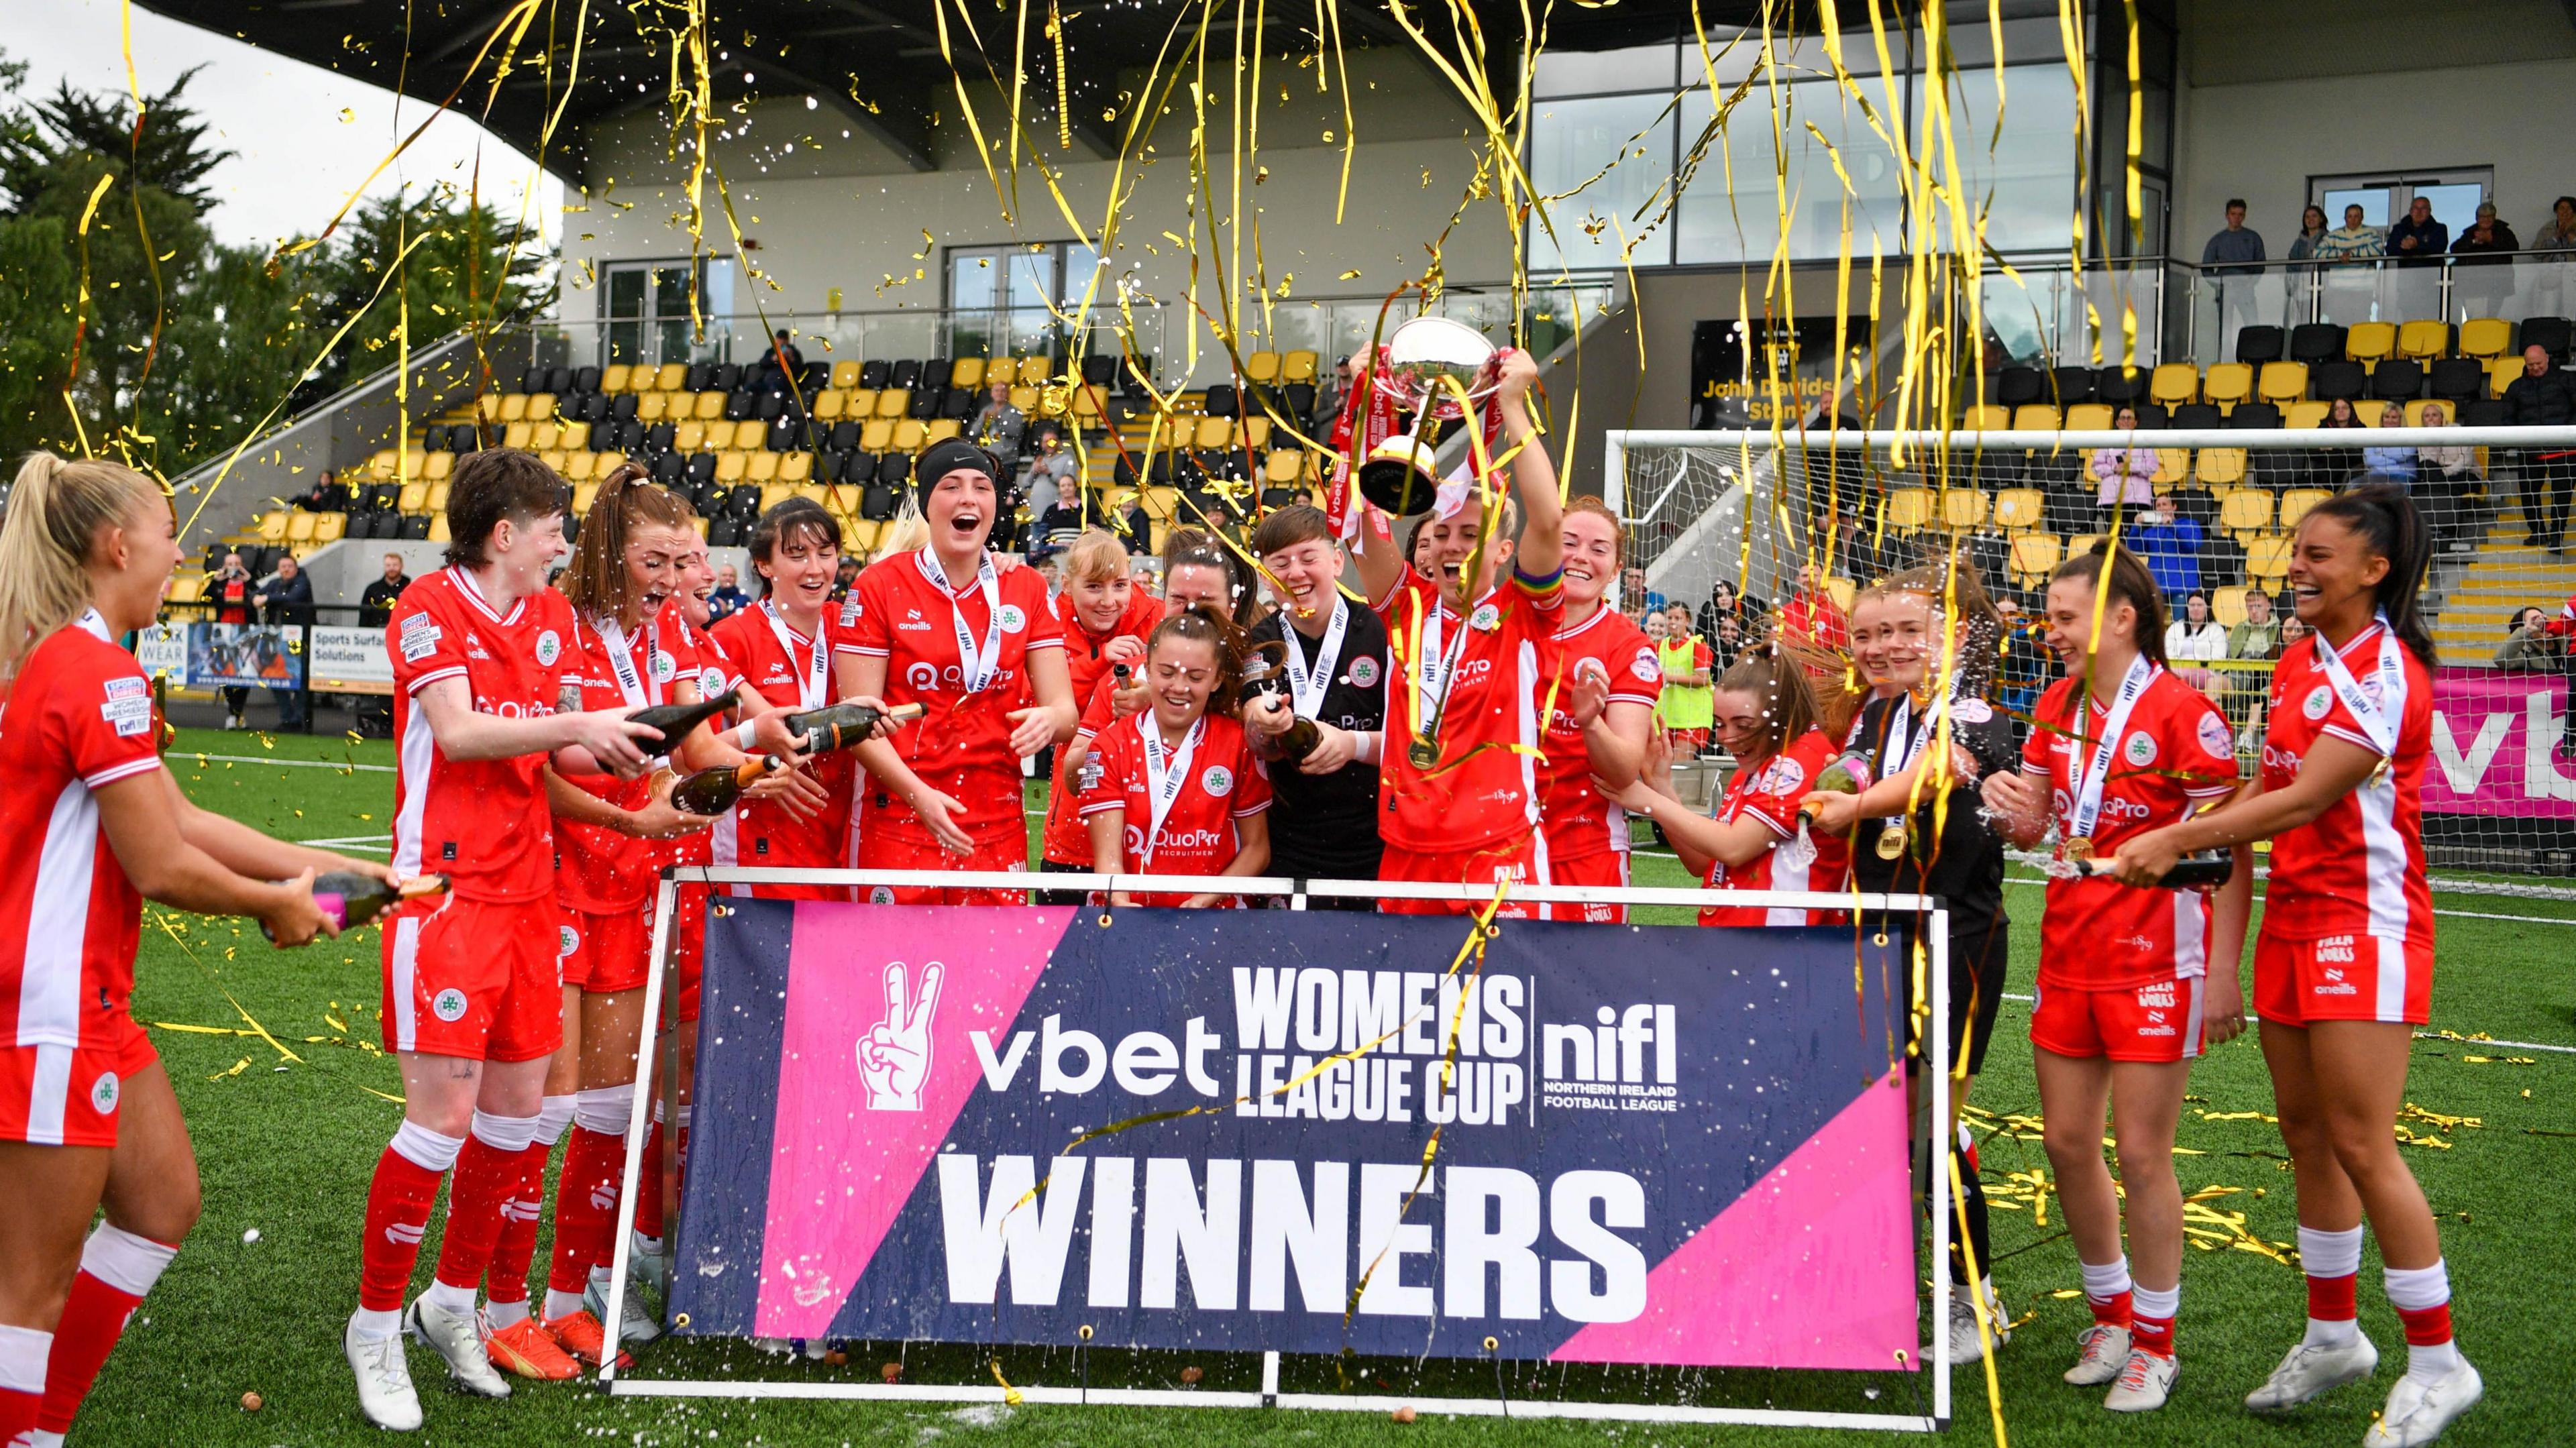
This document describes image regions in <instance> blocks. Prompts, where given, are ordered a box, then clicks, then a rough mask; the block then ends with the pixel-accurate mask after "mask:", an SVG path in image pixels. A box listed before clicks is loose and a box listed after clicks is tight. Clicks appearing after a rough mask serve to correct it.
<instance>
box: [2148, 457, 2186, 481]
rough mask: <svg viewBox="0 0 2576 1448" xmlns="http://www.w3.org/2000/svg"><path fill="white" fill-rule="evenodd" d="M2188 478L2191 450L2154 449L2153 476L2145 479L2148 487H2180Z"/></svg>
mask: <svg viewBox="0 0 2576 1448" xmlns="http://www.w3.org/2000/svg"><path fill="white" fill-rule="evenodd" d="M2190 477H2191V449H2189V448H2187V447H2160V448H2157V449H2156V471H2155V474H2154V476H2152V477H2150V478H2148V479H2147V482H2148V484H2149V485H2150V486H2153V487H2157V488H2173V487H2180V486H2181V485H2182V484H2183V483H2184V482H2186V481H2188V480H2189V479H2190Z"/></svg>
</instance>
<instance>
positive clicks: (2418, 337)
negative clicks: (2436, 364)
mask: <svg viewBox="0 0 2576 1448" xmlns="http://www.w3.org/2000/svg"><path fill="white" fill-rule="evenodd" d="M2450 352H2451V324H2450V323H2448V322H2443V321H2430V320H2427V321H2414V322H2405V323H2401V324H2399V326H2398V328H2397V355H2398V356H2400V357H2411V358H2413V359H2414V360H2416V361H2418V362H2432V361H2435V360H2437V359H2439V358H2442V357H2447V356H2449V355H2450Z"/></svg>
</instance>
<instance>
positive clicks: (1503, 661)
mask: <svg viewBox="0 0 2576 1448" xmlns="http://www.w3.org/2000/svg"><path fill="white" fill-rule="evenodd" d="M1564 604H1565V585H1564V581H1563V579H1562V578H1561V577H1559V576H1558V575H1555V574H1550V575H1549V576H1548V577H1547V578H1545V579H1544V580H1538V581H1531V580H1527V579H1524V578H1522V577H1521V576H1520V574H1519V573H1518V572H1517V571H1515V572H1514V573H1513V574H1512V576H1511V579H1510V581H1509V582H1507V583H1506V584H1504V585H1503V586H1502V587H1500V588H1497V589H1495V590H1494V591H1493V592H1491V593H1489V594H1487V595H1485V596H1484V597H1483V598H1480V599H1478V600H1477V601H1476V604H1475V607H1473V608H1472V609H1470V610H1468V613H1467V617H1466V618H1465V619H1464V620H1461V619H1460V618H1459V617H1458V615H1457V613H1456V612H1455V611H1454V610H1452V609H1448V608H1445V607H1443V606H1442V605H1441V602H1440V590H1439V588H1438V586H1437V585H1435V584H1433V583H1432V582H1431V581H1430V580H1429V579H1427V578H1424V577H1423V576H1422V575H1421V574H1419V573H1416V572H1414V571H1413V570H1412V569H1410V568H1407V569H1406V570H1405V571H1404V573H1403V575H1402V576H1401V577H1400V578H1399V579H1398V580H1397V581H1396V584H1395V587H1394V588H1392V589H1391V590H1389V591H1388V593H1387V596H1386V597H1384V598H1382V599H1379V600H1377V601H1376V603H1375V604H1374V605H1373V606H1374V607H1375V608H1376V609H1377V614H1378V617H1379V618H1380V619H1381V620H1383V621H1384V622H1385V624H1386V637H1387V654H1388V662H1389V663H1390V665H1391V666H1392V668H1391V672H1390V674H1389V676H1388V678H1387V682H1386V758H1385V760H1384V761H1383V762H1382V763H1381V764H1380V765H1379V766H1378V779H1379V797H1380V798H1381V799H1383V800H1384V801H1385V802H1386V815H1385V817H1384V818H1383V819H1381V820H1380V821H1379V822H1378V824H1379V828H1378V834H1379V837H1380V838H1382V839H1384V840H1385V841H1386V842H1387V843H1388V844H1389V845H1391V846H1394V847H1395V848H1397V849H1402V850H1410V851H1413V852H1414V853H1417V854H1442V853H1449V852H1455V851H1464V850H1476V849H1481V848H1483V847H1485V846H1487V845H1491V844H1494V843H1496V842H1498V841H1501V840H1508V839H1512V838H1515V837H1519V836H1523V835H1526V834H1528V833H1529V832H1530V831H1531V830H1534V829H1536V828H1538V822H1539V802H1540V799H1541V796H1542V792H1543V786H1542V784H1541V766H1542V763H1543V751H1542V748H1541V745H1540V742H1539V741H1540V729H1539V717H1538V715H1539V710H1540V708H1541V707H1542V705H1541V702H1540V691H1541V690H1542V689H1544V688H1545V687H1546V683H1547V678H1546V656H1547V654H1548V652H1549V651H1550V650H1551V649H1553V648H1554V647H1555V643H1554V640H1555V637H1556V620H1557V618H1558V616H1559V614H1561V613H1562V612H1563V609H1564ZM1435 636H1436V637H1437V639H1438V642H1439V644H1440V647H1439V648H1438V649H1436V650H1435V649H1434V648H1433V647H1432V643H1433V640H1434V637H1435ZM1426 658H1427V659H1428V661H1429V662H1430V664H1431V666H1432V669H1433V671H1434V673H1435V674H1436V673H1438V672H1439V671H1441V670H1442V669H1444V668H1446V669H1447V670H1448V671H1449V673H1450V674H1451V677H1450V678H1449V679H1448V680H1447V681H1446V682H1447V686H1448V687H1447V693H1448V703H1447V705H1446V707H1445V708H1444V709H1442V710H1441V711H1440V712H1439V720H1440V737H1439V744H1440V762H1439V763H1438V764H1437V765H1435V766H1434V767H1433V768H1432V769H1431V770H1430V771H1428V772H1426V771H1424V770H1422V769H1420V768H1418V767H1416V766H1415V765H1414V763H1413V761H1412V758H1411V748H1410V747H1411V745H1412V742H1413V738H1414V734H1415V732H1416V729H1417V725H1416V723H1415V718H1416V715H1415V707H1416V706H1415V699H1414V694H1415V686H1416V684H1417V683H1418V682H1420V681H1421V678H1422V674H1421V668H1420V665H1419V661H1421V660H1423V659H1426Z"/></svg>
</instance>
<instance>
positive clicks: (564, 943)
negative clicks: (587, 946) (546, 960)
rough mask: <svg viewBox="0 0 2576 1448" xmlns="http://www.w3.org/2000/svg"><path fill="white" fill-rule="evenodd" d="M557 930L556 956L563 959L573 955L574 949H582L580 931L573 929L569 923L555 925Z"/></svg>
mask: <svg viewBox="0 0 2576 1448" xmlns="http://www.w3.org/2000/svg"><path fill="white" fill-rule="evenodd" d="M555 931H556V934H555V956H556V958H558V959H561V958H563V957H566V956H569V955H571V954H572V953H573V952H574V951H576V950H579V949H581V932H580V931H578V930H575V929H573V928H572V927H571V926H569V925H558V926H556V927H555Z"/></svg>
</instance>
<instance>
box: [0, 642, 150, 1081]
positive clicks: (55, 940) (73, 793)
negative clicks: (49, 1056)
mask: <svg viewBox="0 0 2576 1448" xmlns="http://www.w3.org/2000/svg"><path fill="white" fill-rule="evenodd" d="M158 733H159V729H158V728H157V726H156V724H155V722H154V719H153V715H152V682H151V680H149V679H146V678H145V677H144V676H143V669H142V667H141V666H140V665H138V664H136V663H135V662H134V655H132V654H129V653H127V652H126V651H125V650H123V649H121V648H118V647H117V646H116V644H115V643H114V642H113V641H112V640H111V638H110V636H109V634H108V631H107V623H106V621H105V620H103V619H101V618H100V617H99V616H98V615H97V614H96V613H95V612H92V613H89V614H87V615H85V616H83V617H82V618H81V620H80V621H79V622H77V623H73V624H68V625H66V626H64V627H62V628H59V629H56V630H54V631H53V632H52V633H51V634H48V635H46V636H45V638H44V639H43V640H41V641H40V642H38V643H37V645H36V646H35V648H34V649H32V650H30V651H29V652H28V654H27V656H26V659H25V660H24V661H23V662H21V663H20V664H19V666H18V676H17V678H16V679H15V680H14V681H12V682H11V684H10V685H9V689H8V693H7V695H6V696H5V697H0V778H4V779H7V780H8V781H9V787H8V788H7V789H5V790H0V831H5V832H6V837H7V838H8V839H9V840H10V841H11V844H10V847H9V849H8V851H7V852H6V854H5V857H0V1041H5V1042H8V1043H10V1044H13V1045H18V1046H57V1047H62V1048H65V1049H66V1050H68V1049H73V1048H78V1047H82V1046H101V1045H106V1044H108V1043H110V1042H112V1041H113V1040H115V1039H116V1037H115V1035H114V1034H113V1033H112V1031H111V1028H112V1027H113V1026H114V1025H115V1024H116V1022H115V1019H114V1018H115V1017H117V1016H120V1015H122V1014H124V1012H125V1010H126V1008H127V998H128V997H129V996H131V995H133V994H134V947H135V939H136V936H137V935H138V934H139V933H140V931H141V929H142V922H143V896H142V895H141V894H140V893H138V892H137V891H136V890H135V888H134V883H133V881H131V880H129V879H127V878H126V874H125V867H124V866H123V865H122V864H120V863H118V861H117V858H116V852H115V851H114V850H113V849H110V848H109V847H108V842H107V830H106V828H105V827H104V826H103V825H102V824H101V823H100V822H99V814H98V799H97V797H96V796H95V795H94V794H93V793H92V791H94V790H99V789H104V788H105V787H107V786H108V785H111V784H114V783H116V782H117V781H118V780H120V779H131V778H133V777H135V776H136V775H140V774H149V773H150V772H152V771H153V770H156V769H159V768H160V767H161V756H160V754H159V753H158V752H157V751H156V749H155V747H154V746H155V745H156V744H157V743H158V742H159V741H158V739H157V737H156V736H157V735H158ZM152 787H154V788H158V787H159V786H158V785H157V784H156V785H154V786H152ZM129 1029H130V1028H129ZM64 1059H65V1061H66V1063H67V1064H68V1060H69V1058H68V1057H66V1058H64ZM89 1084H90V1083H89V1082H87V1081H78V1082H72V1083H70V1085H69V1087H68V1088H67V1089H69V1090H73V1091H83V1090H87V1089H88V1088H89ZM40 1087H41V1083H40Z"/></svg>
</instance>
